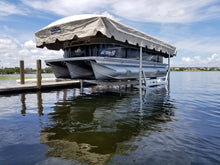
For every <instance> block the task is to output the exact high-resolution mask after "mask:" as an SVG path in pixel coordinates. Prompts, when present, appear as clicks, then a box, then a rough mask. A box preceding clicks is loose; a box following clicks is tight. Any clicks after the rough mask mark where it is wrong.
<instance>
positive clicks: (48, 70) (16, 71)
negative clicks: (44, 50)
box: [0, 67, 53, 74]
mask: <svg viewBox="0 0 220 165" xmlns="http://www.w3.org/2000/svg"><path fill="white" fill-rule="evenodd" d="M41 72H42V73H53V70H52V69H51V68H50V67H46V68H44V69H41ZM24 73H25V74H33V73H36V69H32V68H25V69H24ZM0 74H20V67H14V68H0Z"/></svg>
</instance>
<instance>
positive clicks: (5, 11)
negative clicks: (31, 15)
mask: <svg viewBox="0 0 220 165" xmlns="http://www.w3.org/2000/svg"><path fill="white" fill-rule="evenodd" d="M12 14H18V15H26V12H25V10H24V9H22V8H20V7H18V6H16V5H14V4H11V3H9V2H6V1H0V17H1V16H9V15H12Z"/></svg>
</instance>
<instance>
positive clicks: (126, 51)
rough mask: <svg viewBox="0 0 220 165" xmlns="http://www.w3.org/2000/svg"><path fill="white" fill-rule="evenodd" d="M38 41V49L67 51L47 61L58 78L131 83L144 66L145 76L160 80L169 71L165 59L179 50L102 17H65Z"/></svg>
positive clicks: (42, 32) (37, 34) (40, 32)
mask: <svg viewBox="0 0 220 165" xmlns="http://www.w3.org/2000/svg"><path fill="white" fill-rule="evenodd" d="M35 38H36V46H37V47H38V48H44V47H46V48H48V49H50V50H60V49H62V50H63V51H64V55H63V58H59V59H48V60H46V61H45V62H46V65H48V66H51V68H52V69H53V71H54V74H55V76H56V77H57V78H71V79H86V80H132V79H138V78H139V73H140V64H141V65H142V71H143V73H144V77H146V78H148V79H157V78H158V77H165V76H166V75H167V73H168V71H169V65H168V64H165V63H163V60H164V58H171V57H173V56H175V55H176V47H174V46H172V45H170V44H168V43H166V42H163V41H161V40H159V39H156V38H154V37H152V36H150V35H147V34H145V33H143V32H140V31H138V30H136V29H133V28H131V27H129V26H127V25H124V24H122V23H120V22H118V21H116V20H113V19H110V18H108V17H106V16H102V15H76V16H70V17H65V18H63V19H60V20H58V21H55V22H53V23H51V24H49V25H48V26H46V27H45V28H43V29H41V30H39V31H38V32H36V33H35ZM140 54H141V56H140ZM140 60H141V61H140ZM140 62H141V63H140Z"/></svg>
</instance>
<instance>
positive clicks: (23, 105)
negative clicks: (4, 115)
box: [21, 93, 27, 115]
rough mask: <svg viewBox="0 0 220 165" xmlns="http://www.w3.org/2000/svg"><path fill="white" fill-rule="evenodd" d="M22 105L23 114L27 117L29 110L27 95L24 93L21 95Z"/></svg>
mask: <svg viewBox="0 0 220 165" xmlns="http://www.w3.org/2000/svg"><path fill="white" fill-rule="evenodd" d="M21 105H22V110H21V114H22V115H25V114H26V109H27V108H26V104H25V94H24V93H22V94H21Z"/></svg>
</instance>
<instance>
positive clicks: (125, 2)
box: [22, 0, 220, 23]
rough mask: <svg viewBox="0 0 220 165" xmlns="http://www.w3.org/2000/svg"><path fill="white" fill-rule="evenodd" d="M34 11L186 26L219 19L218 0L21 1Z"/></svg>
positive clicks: (219, 7) (219, 8)
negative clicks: (183, 24)
mask: <svg viewBox="0 0 220 165" xmlns="http://www.w3.org/2000/svg"><path fill="white" fill-rule="evenodd" d="M22 2H23V3H24V4H25V5H27V6H29V7H32V8H34V9H36V10H41V11H46V12H52V13H55V14H58V15H62V16H70V15H75V14H82V13H97V14H100V13H104V12H107V13H109V14H111V15H112V14H113V13H114V15H117V16H120V17H122V18H126V19H128V20H134V21H142V22H159V23H186V22H197V21H202V20H208V19H213V18H216V17H218V18H219V17H220V6H219V4H217V3H218V0H197V1H191V0H184V1H182V0H169V1H164V0H135V1H134V0H120V1H118V0H94V1H90V0H80V1H75V0H68V1H60V0H47V1H45V0H32V1H29V0H22Z"/></svg>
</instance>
